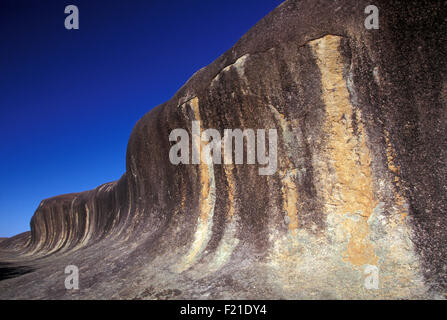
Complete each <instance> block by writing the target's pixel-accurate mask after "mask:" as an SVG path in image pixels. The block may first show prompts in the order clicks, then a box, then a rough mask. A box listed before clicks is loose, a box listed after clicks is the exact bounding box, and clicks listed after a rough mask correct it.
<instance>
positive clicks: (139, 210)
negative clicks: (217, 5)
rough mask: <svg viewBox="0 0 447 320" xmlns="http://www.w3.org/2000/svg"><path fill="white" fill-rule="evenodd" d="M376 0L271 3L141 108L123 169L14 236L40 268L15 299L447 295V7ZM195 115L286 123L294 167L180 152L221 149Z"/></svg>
mask: <svg viewBox="0 0 447 320" xmlns="http://www.w3.org/2000/svg"><path fill="white" fill-rule="evenodd" d="M369 4H370V3H369V2H367V1H359V0H355V1H354V0H352V1H349V0H346V1H329V0H328V1H321V0H307V1H306V0H303V1H292V0H289V1H286V2H284V3H283V4H282V5H280V6H279V7H278V8H277V9H275V10H274V11H273V12H272V13H270V14H269V15H268V16H266V17H265V18H264V19H263V20H261V21H260V22H259V23H258V24H257V25H256V26H254V27H253V28H252V29H251V30H250V31H249V32H248V33H247V34H246V35H244V36H243V37H242V38H241V40H240V41H239V42H237V43H236V44H235V46H234V47H233V48H232V49H230V50H229V51H227V52H226V53H225V54H223V55H222V56H221V57H220V58H218V59H217V60H216V61H215V62H213V63H212V64H211V65H209V66H208V67H206V68H203V69H201V70H200V71H198V72H197V73H196V74H195V75H194V76H193V77H192V78H191V79H190V80H189V81H188V82H187V83H186V84H185V85H184V86H183V87H182V88H181V89H180V90H179V91H178V92H177V93H176V95H175V96H174V97H173V98H172V99H171V100H169V101H168V102H166V103H164V104H163V105H160V106H158V107H156V108H155V109H153V110H152V111H150V112H149V113H148V114H146V115H145V116H144V117H143V118H142V119H141V120H140V121H139V122H138V123H137V125H136V126H135V128H134V130H133V132H132V135H131V137H130V140H129V144H128V150H127V158H126V161H127V167H126V169H127V170H126V173H125V174H124V175H123V177H122V178H121V179H120V180H119V181H117V182H113V183H108V184H105V185H102V186H100V187H98V188H97V189H95V190H92V191H87V192H84V193H80V194H71V195H64V196H59V197H55V198H52V199H47V200H44V201H42V203H41V205H40V206H39V208H38V209H37V211H36V213H35V215H34V216H33V218H32V221H31V233H25V234H22V235H19V236H17V237H15V238H11V239H5V240H2V241H1V242H0V261H1V262H2V263H8V268H11V266H14V265H16V266H20V267H21V268H25V267H26V268H27V269H26V270H27V272H28V273H25V274H20V275H18V276H16V277H15V278H9V279H5V280H2V281H1V282H0V298H4V299H13V298H58V299H80V298H81V299H86V298H116V299H178V298H193V299H194V298H208V299H226V298H233V299H240V298H253V299H259V298H260V299H279V298H286V299H302V298H308V299H396V298H398V299H416V298H423V299H438V298H445V297H446V294H447V252H446V244H447V231H446V230H447V192H446V191H447V190H446V189H447V76H446V75H447V66H446V62H447V56H446V52H447V50H446V49H447V26H446V20H445V12H446V10H445V9H446V8H445V6H446V5H445V4H443V3H441V2H432V1H430V2H424V1H418V2H416V3H408V2H407V1H376V3H375V5H376V6H377V7H378V8H379V13H380V16H379V17H380V28H379V29H378V30H367V29H366V28H365V27H364V20H365V18H366V16H367V15H366V14H365V13H364V10H365V8H366V6H367V5H369ZM192 121H200V124H201V128H202V129H203V130H204V129H208V128H214V129H216V130H218V131H219V132H220V133H221V134H222V133H223V131H224V129H228V128H231V129H237V128H240V129H242V130H244V129H249V128H252V129H266V130H268V129H276V130H277V135H278V141H277V147H278V152H277V155H278V159H277V170H276V172H275V173H274V174H272V175H259V174H258V167H259V166H258V165H251V164H250V165H248V164H245V165H244V164H209V163H205V162H202V163H201V164H198V165H193V164H188V165H187V164H180V165H173V164H171V162H170V160H169V152H170V148H171V146H172V142H171V141H170V140H169V135H170V133H171V131H172V130H174V129H177V128H183V129H186V130H187V131H188V132H189V133H190V136H191V137H192V141H193V143H196V145H194V148H195V149H196V150H203V148H204V145H202V144H201V143H200V142H198V143H197V140H194V132H193V128H192ZM67 265H75V266H77V267H78V268H79V273H80V289H79V290H75V291H70V290H66V289H65V287H64V280H65V276H66V275H65V274H64V270H65V267H66V266H67ZM372 276H375V278H374V279H373V281H372V284H374V285H372V286H371V283H369V282H368V281H371V277H372ZM375 280H377V281H376V282H375ZM375 285H377V287H375Z"/></svg>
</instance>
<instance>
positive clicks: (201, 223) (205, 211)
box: [174, 97, 216, 272]
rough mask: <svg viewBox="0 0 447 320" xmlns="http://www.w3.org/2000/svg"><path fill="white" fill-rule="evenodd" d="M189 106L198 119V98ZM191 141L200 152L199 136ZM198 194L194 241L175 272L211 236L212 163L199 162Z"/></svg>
mask: <svg viewBox="0 0 447 320" xmlns="http://www.w3.org/2000/svg"><path fill="white" fill-rule="evenodd" d="M190 106H191V108H192V110H193V112H194V118H195V120H196V121H200V110H199V99H198V98H197V97H195V98H193V99H191V101H190ZM193 143H197V148H198V149H199V148H200V149H199V150H200V151H201V152H202V148H203V144H202V142H201V140H200V137H198V139H197V137H193ZM199 169H200V170H199V175H200V184H201V189H200V195H199V208H200V209H199V210H200V212H199V219H198V225H197V229H196V232H195V234H194V241H193V243H192V245H191V247H190V249H189V250H188V252H187V253H186V255H185V256H184V257H183V258H182V261H181V262H180V263H179V265H177V266H176V267H175V268H174V271H176V272H183V271H185V270H187V269H189V268H190V267H191V266H192V265H193V263H194V262H195V261H196V260H197V258H198V257H199V256H200V255H201V254H202V252H203V251H204V250H205V247H206V245H207V244H208V242H209V240H210V238H211V230H212V222H213V216H214V205H215V199H216V189H215V188H216V186H215V181H214V168H213V164H212V163H211V164H210V165H208V164H206V163H204V162H202V161H201V162H200V164H199Z"/></svg>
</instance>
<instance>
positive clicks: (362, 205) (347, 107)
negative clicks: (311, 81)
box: [310, 35, 378, 266]
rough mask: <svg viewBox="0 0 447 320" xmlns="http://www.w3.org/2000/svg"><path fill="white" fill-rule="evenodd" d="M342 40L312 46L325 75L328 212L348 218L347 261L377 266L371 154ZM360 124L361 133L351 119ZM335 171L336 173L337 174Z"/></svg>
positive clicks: (331, 38) (329, 39)
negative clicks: (371, 229) (372, 239)
mask: <svg viewBox="0 0 447 320" xmlns="http://www.w3.org/2000/svg"><path fill="white" fill-rule="evenodd" d="M340 39H341V38H340V37H338V36H332V35H328V36H325V37H323V38H320V39H317V40H314V41H312V42H310V46H311V48H312V50H313V52H314V55H315V57H316V60H317V64H318V67H319V69H320V72H321V82H322V100H323V101H324V104H325V106H326V121H325V132H326V133H327V148H326V153H327V157H328V158H329V167H332V170H327V172H326V174H327V177H322V178H323V179H324V180H325V183H326V181H327V184H325V188H326V190H324V191H323V192H324V196H325V198H326V206H327V209H328V210H329V211H333V212H335V213H337V214H340V215H343V216H345V217H346V218H345V219H344V223H343V227H344V229H345V231H346V232H347V233H348V235H349V236H348V238H349V242H348V244H347V249H346V251H345V252H344V253H343V260H344V261H346V262H349V263H351V264H353V265H355V266H362V265H365V264H371V265H376V264H377V261H378V258H377V256H376V254H375V252H374V246H373V244H372V243H371V242H370V241H369V239H368V234H369V227H368V223H367V221H368V217H369V216H370V215H371V214H372V212H373V209H374V207H375V206H376V204H377V201H376V200H375V198H374V190H373V178H372V174H371V157H370V151H369V149H368V147H367V145H366V132H365V129H364V127H363V124H362V123H361V120H360V119H361V113H360V111H359V110H354V108H353V106H352V105H351V102H350V96H349V91H348V88H347V85H346V81H345V79H344V78H343V69H344V61H343V58H342V55H341V54H340V49H339V47H340ZM354 117H355V119H356V120H357V123H358V125H357V130H354V128H353V127H352V122H353V121H352V120H353V118H354ZM331 171H333V172H334V173H332V172H331Z"/></svg>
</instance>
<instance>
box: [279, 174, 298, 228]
mask: <svg viewBox="0 0 447 320" xmlns="http://www.w3.org/2000/svg"><path fill="white" fill-rule="evenodd" d="M282 184H283V185H282V196H283V203H284V210H285V211H286V212H287V216H288V226H289V231H290V232H292V234H295V232H296V229H298V214H297V213H298V210H297V205H296V204H297V202H298V192H297V188H296V184H295V181H293V179H292V176H291V175H290V174H288V175H286V177H285V178H283V179H282Z"/></svg>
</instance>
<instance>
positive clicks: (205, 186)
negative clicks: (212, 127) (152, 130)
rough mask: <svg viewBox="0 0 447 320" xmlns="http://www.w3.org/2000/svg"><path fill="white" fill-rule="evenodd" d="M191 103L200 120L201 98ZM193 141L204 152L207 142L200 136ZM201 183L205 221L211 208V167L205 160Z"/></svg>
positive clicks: (201, 212)
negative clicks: (209, 198)
mask: <svg viewBox="0 0 447 320" xmlns="http://www.w3.org/2000/svg"><path fill="white" fill-rule="evenodd" d="M190 105H191V107H192V110H193V111H194V118H195V120H196V121H200V110H199V99H198V98H197V97H195V98H193V99H191V102H190ZM193 143H196V144H198V145H197V149H198V150H200V154H202V149H203V147H204V145H205V142H203V141H201V139H200V137H198V139H193ZM199 168H200V184H201V185H202V187H201V189H200V202H199V203H200V219H201V220H202V221H203V222H205V221H206V220H207V218H208V214H209V212H210V210H211V208H210V205H209V201H208V197H209V194H210V174H209V167H208V165H207V164H206V163H204V162H203V161H200V165H199Z"/></svg>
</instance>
